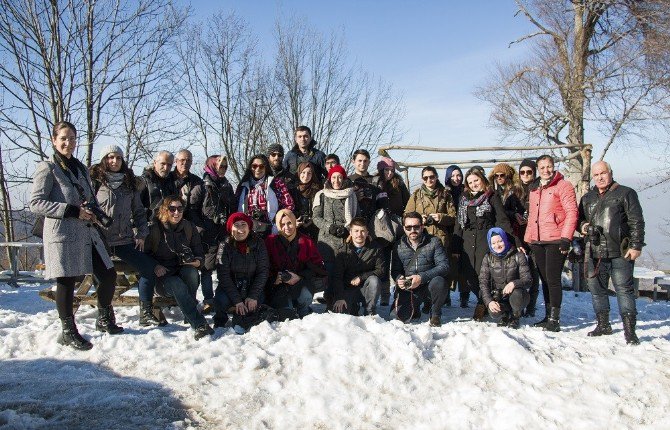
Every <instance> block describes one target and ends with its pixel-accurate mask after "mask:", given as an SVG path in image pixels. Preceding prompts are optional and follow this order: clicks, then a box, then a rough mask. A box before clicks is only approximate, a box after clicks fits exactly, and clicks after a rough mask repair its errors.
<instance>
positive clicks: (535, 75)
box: [477, 0, 669, 194]
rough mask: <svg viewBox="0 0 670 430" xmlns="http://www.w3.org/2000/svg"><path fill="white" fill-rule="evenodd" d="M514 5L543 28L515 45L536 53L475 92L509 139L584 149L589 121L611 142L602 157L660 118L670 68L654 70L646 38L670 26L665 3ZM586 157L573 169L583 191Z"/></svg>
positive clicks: (522, 1) (579, 0) (545, 1)
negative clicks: (664, 15)
mask: <svg viewBox="0 0 670 430" xmlns="http://www.w3.org/2000/svg"><path fill="white" fill-rule="evenodd" d="M516 1H517V5H518V6H519V14H521V15H523V16H524V17H525V18H526V19H527V20H529V21H530V22H531V23H532V24H533V25H534V26H535V27H536V29H537V31H536V32H534V33H532V34H528V35H526V36H523V37H521V38H520V39H518V40H516V41H514V42H512V43H519V42H523V41H530V42H529V43H532V49H531V52H530V54H529V56H528V58H527V60H525V61H524V62H522V63H520V64H516V65H509V66H504V65H499V66H497V68H496V72H495V75H494V76H493V77H492V78H491V79H490V81H489V82H488V83H487V84H485V85H484V86H483V87H482V88H480V89H479V90H478V92H477V95H478V96H479V97H480V98H481V99H483V100H485V101H488V102H489V103H491V105H492V107H493V112H492V114H491V120H492V123H493V125H495V126H497V127H499V128H500V129H501V130H503V132H504V135H505V136H506V137H512V136H514V137H522V138H525V139H526V140H528V141H533V142H536V143H546V142H549V143H555V144H565V143H570V144H579V145H583V144H584V143H585V141H584V129H585V124H588V125H591V124H592V125H593V127H594V130H597V131H598V132H599V134H600V135H601V136H603V137H604V138H605V139H606V146H605V149H604V151H603V153H602V154H601V155H600V159H602V158H603V157H604V156H605V154H606V153H607V151H608V150H609V149H610V147H611V146H612V145H613V144H614V143H615V142H617V141H620V140H622V139H623V138H624V137H625V136H626V135H627V133H634V132H636V131H639V130H641V129H642V127H644V125H645V124H644V120H646V119H650V118H659V114H660V112H659V110H658V106H659V105H660V104H662V103H663V102H664V101H666V100H667V98H668V93H667V92H666V91H663V87H662V85H663V82H667V77H668V73H669V70H668V69H664V70H663V69H658V68H656V69H655V72H654V73H650V70H651V69H649V68H648V60H649V58H650V57H649V55H648V54H649V49H648V48H647V47H646V46H645V41H646V40H647V37H646V35H647V34H648V33H649V31H650V28H653V29H655V30H654V31H656V30H657V29H660V28H661V27H665V28H667V26H668V21H667V20H663V19H660V15H662V13H661V11H662V10H664V9H663V8H665V9H667V6H668V1H667V0H647V1H644V2H635V1H628V0H602V1H595V0H571V1H551V0H516ZM570 151H580V149H579V148H575V149H571V150H570ZM581 152H582V153H581V154H580V156H579V157H575V158H573V159H571V160H570V161H569V162H568V169H567V170H568V173H569V174H570V173H571V174H572V176H571V179H572V181H573V182H575V183H578V185H579V189H578V191H579V193H580V194H581V193H583V192H585V190H586V188H587V187H588V183H589V173H590V164H591V160H590V157H591V154H590V151H588V150H584V149H582V150H581Z"/></svg>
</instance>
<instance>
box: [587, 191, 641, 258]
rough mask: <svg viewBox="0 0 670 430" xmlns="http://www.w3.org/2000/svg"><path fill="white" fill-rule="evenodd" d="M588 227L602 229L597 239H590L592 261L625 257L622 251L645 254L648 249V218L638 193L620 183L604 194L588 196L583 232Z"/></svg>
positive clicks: (588, 194) (597, 193)
mask: <svg viewBox="0 0 670 430" xmlns="http://www.w3.org/2000/svg"><path fill="white" fill-rule="evenodd" d="M585 223H589V224H590V225H591V226H596V227H599V228H598V230H599V234H598V235H597V237H588V235H587V238H586V239H587V240H588V241H589V242H590V246H591V258H616V257H621V256H622V249H626V248H632V249H637V250H641V249H642V247H643V246H644V245H645V243H644V218H643V216H642V206H640V201H639V200H638V198H637V193H636V192H635V190H633V189H632V188H629V187H625V186H623V185H619V184H618V183H616V182H613V183H612V185H611V186H610V187H609V188H608V189H607V190H606V191H605V193H603V194H600V193H599V192H598V189H597V188H596V187H593V188H592V189H591V190H590V191H589V192H588V193H586V194H584V196H583V197H582V200H581V201H580V202H579V230H580V231H581V229H582V226H583V225H584V224H585ZM622 242H623V246H622ZM626 242H627V243H626Z"/></svg>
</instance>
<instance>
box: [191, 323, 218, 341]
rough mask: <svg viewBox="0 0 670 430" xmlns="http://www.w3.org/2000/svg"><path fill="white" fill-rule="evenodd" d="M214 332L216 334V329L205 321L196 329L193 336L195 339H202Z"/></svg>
mask: <svg viewBox="0 0 670 430" xmlns="http://www.w3.org/2000/svg"><path fill="white" fill-rule="evenodd" d="M212 334H214V330H213V329H212V328H211V327H210V326H209V324H207V323H205V324H203V325H201V326H200V327H198V328H196V329H195V334H194V335H193V337H195V340H200V339H202V338H203V337H205V336H207V335H212Z"/></svg>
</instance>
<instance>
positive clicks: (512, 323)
mask: <svg viewBox="0 0 670 430" xmlns="http://www.w3.org/2000/svg"><path fill="white" fill-rule="evenodd" d="M520 318H521V314H512V316H511V317H510V319H509V323H508V324H507V327H509V328H513V329H514V330H516V329H518V328H519V319H520Z"/></svg>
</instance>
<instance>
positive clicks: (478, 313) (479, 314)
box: [472, 303, 486, 322]
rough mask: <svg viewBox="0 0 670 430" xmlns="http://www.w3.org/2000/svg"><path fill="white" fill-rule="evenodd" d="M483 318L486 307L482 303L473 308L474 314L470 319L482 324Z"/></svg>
mask: <svg viewBox="0 0 670 430" xmlns="http://www.w3.org/2000/svg"><path fill="white" fill-rule="evenodd" d="M485 316H486V306H485V305H484V304H483V303H478V304H477V306H475V313H474V315H472V319H473V320H475V321H477V322H482V321H484V317H485Z"/></svg>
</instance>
